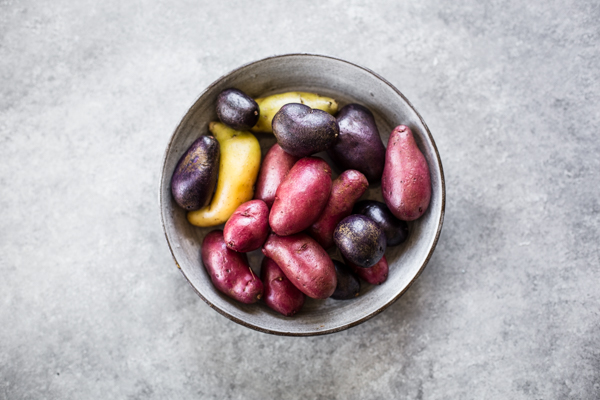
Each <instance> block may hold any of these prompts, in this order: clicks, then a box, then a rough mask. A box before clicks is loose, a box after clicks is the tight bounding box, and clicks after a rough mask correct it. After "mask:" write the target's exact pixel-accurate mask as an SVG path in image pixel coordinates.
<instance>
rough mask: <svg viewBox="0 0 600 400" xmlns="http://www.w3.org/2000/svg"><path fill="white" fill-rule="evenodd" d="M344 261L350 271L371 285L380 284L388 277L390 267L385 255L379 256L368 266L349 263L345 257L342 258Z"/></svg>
mask: <svg viewBox="0 0 600 400" xmlns="http://www.w3.org/2000/svg"><path fill="white" fill-rule="evenodd" d="M344 261H345V262H346V265H347V266H348V267H350V269H351V270H352V272H354V273H355V274H356V275H358V277H359V278H360V279H362V280H363V281H365V282H367V283H370V284H371V285H381V284H382V283H383V282H385V281H386V280H387V278H388V274H389V271H390V268H389V265H388V262H387V259H386V258H385V256H383V257H381V259H380V260H379V261H378V262H377V264H375V265H373V266H372V267H369V268H361V267H359V266H358V265H356V264H353V263H351V262H350V261H348V260H347V259H346V258H344Z"/></svg>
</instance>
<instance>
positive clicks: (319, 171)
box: [269, 157, 332, 267]
mask: <svg viewBox="0 0 600 400" xmlns="http://www.w3.org/2000/svg"><path fill="white" fill-rule="evenodd" d="M331 185H332V182H331V168H330V167H329V165H328V164H327V163H326V162H325V161H323V160H322V159H320V158H317V157H305V158H302V159H300V160H298V162H297V163H296V164H294V166H293V167H292V169H290V172H288V174H287V176H286V177H285V179H284V180H283V182H281V185H279V187H278V188H277V192H276V195H275V202H274V203H273V207H271V213H270V214H269V225H271V229H273V232H275V233H276V234H278V235H279V236H287V235H293V234H295V233H298V232H301V231H303V230H305V229H306V228H308V227H309V226H311V225H312V224H313V222H315V221H316V220H317V218H319V215H321V212H322V211H323V209H324V208H325V206H326V205H327V200H328V199H329V194H330V193H331ZM278 264H279V263H278ZM280 267H281V265H280Z"/></svg>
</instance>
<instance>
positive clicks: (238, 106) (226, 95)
mask: <svg viewBox="0 0 600 400" xmlns="http://www.w3.org/2000/svg"><path fill="white" fill-rule="evenodd" d="M259 114H260V110H259V108H258V104H256V101H254V99H253V98H252V97H250V96H248V95H247V94H246V93H244V92H242V91H241V90H238V89H226V90H223V91H222V92H221V93H220V94H219V97H217V116H218V117H219V119H220V120H221V122H222V123H224V124H225V125H227V126H229V127H230V128H233V129H235V130H238V131H247V130H248V129H250V128H252V127H253V126H254V125H256V123H257V122H258V117H259Z"/></svg>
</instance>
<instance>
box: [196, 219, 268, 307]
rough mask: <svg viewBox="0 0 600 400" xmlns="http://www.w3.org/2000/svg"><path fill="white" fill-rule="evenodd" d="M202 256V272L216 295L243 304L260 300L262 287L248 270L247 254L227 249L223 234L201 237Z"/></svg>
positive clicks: (220, 231) (215, 232) (215, 231)
mask: <svg viewBox="0 0 600 400" xmlns="http://www.w3.org/2000/svg"><path fill="white" fill-rule="evenodd" d="M201 255H202V263H203V264H204V268H206V271H207V272H208V274H209V276H210V279H211V280H212V283H213V285H215V287H216V288H217V289H218V290H219V291H221V292H222V293H224V294H226V295H227V296H229V297H231V298H232V299H235V300H237V301H239V302H242V303H245V304H251V303H255V302H257V301H258V300H259V299H260V298H261V297H262V295H263V284H262V282H261V280H260V279H258V277H257V276H256V275H254V273H253V272H252V269H250V266H249V265H248V258H247V257H246V254H244V253H238V252H235V251H233V250H231V249H229V248H227V246H226V245H225V240H224V239H223V231H222V230H214V231H212V232H210V233H209V234H208V235H206V236H205V237H204V240H203V241H202V248H201Z"/></svg>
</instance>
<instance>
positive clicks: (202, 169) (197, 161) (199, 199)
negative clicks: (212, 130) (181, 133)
mask: <svg viewBox="0 0 600 400" xmlns="http://www.w3.org/2000/svg"><path fill="white" fill-rule="evenodd" d="M218 172H219V142H217V140H216V139H215V138H214V137H212V136H201V137H200V138H199V139H197V140H196V141H195V142H194V143H192V145H191V146H190V147H189V148H188V149H187V151H186V152H185V153H183V155H182V156H181V158H180V159H179V162H177V166H176V167H175V171H174V172H173V176H172V177H171V193H172V194H173V199H174V200H175V202H176V203H177V205H179V207H181V208H183V209H185V210H188V211H191V210H198V209H200V208H202V207H206V206H207V205H208V203H210V199H211V198H212V195H213V191H214V189H215V185H216V184H217V173H218Z"/></svg>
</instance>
